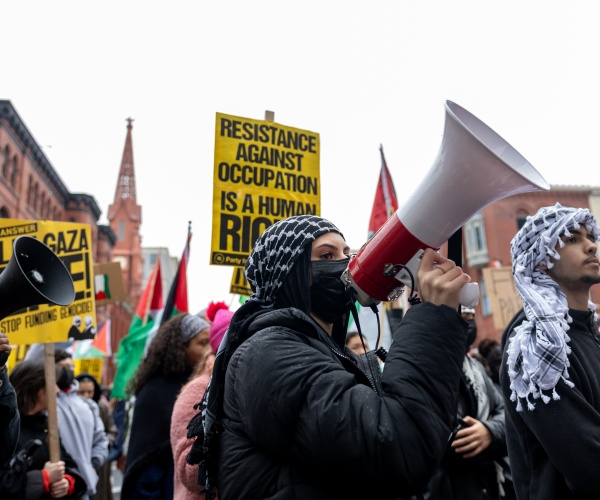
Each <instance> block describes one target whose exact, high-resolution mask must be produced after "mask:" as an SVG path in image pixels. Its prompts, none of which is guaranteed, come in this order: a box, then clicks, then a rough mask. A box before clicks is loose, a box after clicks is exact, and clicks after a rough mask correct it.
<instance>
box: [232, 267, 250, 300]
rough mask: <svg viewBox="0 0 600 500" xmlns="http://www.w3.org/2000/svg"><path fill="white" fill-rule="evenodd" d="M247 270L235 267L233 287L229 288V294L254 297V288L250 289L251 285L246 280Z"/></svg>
mask: <svg viewBox="0 0 600 500" xmlns="http://www.w3.org/2000/svg"><path fill="white" fill-rule="evenodd" d="M244 271H245V268H243V267H234V268H233V275H232V277H231V287H230V288H229V293H233V294H237V295H245V296H246V297H249V296H250V295H252V288H250V284H249V283H248V280H247V279H246V274H245V272H244Z"/></svg>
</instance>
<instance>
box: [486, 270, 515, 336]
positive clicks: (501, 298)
mask: <svg viewBox="0 0 600 500" xmlns="http://www.w3.org/2000/svg"><path fill="white" fill-rule="evenodd" d="M483 279H484V280H485V290H486V292H487V295H488V299H489V301H490V306H491V309H492V314H493V315H494V327H495V328H498V329H499V330H503V329H504V328H505V327H506V325H508V323H509V322H510V320H511V319H512V318H513V316H514V315H515V314H517V312H518V311H519V309H521V307H523V303H522V302H521V297H520V296H519V292H518V291H517V288H516V287H515V280H514V278H513V275H512V269H511V268H510V267H497V268H492V267H486V268H484V269H483Z"/></svg>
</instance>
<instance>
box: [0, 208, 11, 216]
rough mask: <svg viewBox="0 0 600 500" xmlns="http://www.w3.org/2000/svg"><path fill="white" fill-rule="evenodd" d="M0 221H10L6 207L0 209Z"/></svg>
mask: <svg viewBox="0 0 600 500" xmlns="http://www.w3.org/2000/svg"><path fill="white" fill-rule="evenodd" d="M0 219H10V215H9V214H8V209H7V208H6V207H2V208H0Z"/></svg>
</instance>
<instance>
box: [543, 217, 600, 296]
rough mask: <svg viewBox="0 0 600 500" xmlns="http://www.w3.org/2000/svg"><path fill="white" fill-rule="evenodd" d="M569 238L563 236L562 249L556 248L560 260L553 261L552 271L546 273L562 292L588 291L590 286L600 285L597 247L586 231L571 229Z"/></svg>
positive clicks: (582, 228) (583, 228) (581, 228)
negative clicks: (585, 289)
mask: <svg viewBox="0 0 600 500" xmlns="http://www.w3.org/2000/svg"><path fill="white" fill-rule="evenodd" d="M570 232H571V236H566V235H563V236H561V240H562V241H563V243H564V244H565V246H564V247H563V248H560V246H559V247H557V249H556V250H557V252H558V254H559V255H560V259H556V260H553V261H552V262H553V263H554V266H553V267H552V269H546V273H547V274H548V276H550V277H551V278H552V279H553V280H554V281H556V282H557V283H558V284H559V285H560V287H561V288H562V289H563V290H580V289H581V288H582V287H584V288H587V289H588V290H589V288H590V286H591V285H594V284H596V283H600V262H599V261H598V257H597V256H596V252H597V251H598V245H597V244H596V241H595V240H594V237H593V236H592V235H591V234H589V233H588V232H587V229H586V228H585V227H583V226H580V227H579V229H571V230H570Z"/></svg>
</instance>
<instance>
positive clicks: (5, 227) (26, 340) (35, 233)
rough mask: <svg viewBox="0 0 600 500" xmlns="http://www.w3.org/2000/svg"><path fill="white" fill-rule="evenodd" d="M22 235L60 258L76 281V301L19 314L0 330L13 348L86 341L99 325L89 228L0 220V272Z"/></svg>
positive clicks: (2, 323) (0, 322)
mask: <svg viewBox="0 0 600 500" xmlns="http://www.w3.org/2000/svg"><path fill="white" fill-rule="evenodd" d="M21 235H27V236H31V237H34V238H37V239H38V240H40V241H41V242H42V243H44V244H45V245H46V246H48V247H49V248H50V249H51V250H52V251H53V252H54V253H55V254H56V255H57V256H58V257H59V258H60V259H61V261H62V262H63V264H64V265H65V267H66V268H67V270H68V271H69V273H70V274H71V277H72V279H73V284H74V286H75V300H74V301H73V303H71V304H70V305H68V306H56V305H49V304H40V305H36V306H31V307H29V308H27V309H22V310H20V311H17V312H15V313H14V314H11V315H10V316H7V317H6V318H3V319H1V320H0V331H2V332H4V333H6V336H7V337H8V338H9V340H10V343H11V344H12V345H23V344H34V343H47V342H64V341H66V340H67V339H68V338H69V337H74V338H75V340H81V339H82V338H85V334H86V333H85V332H86V331H87V330H90V329H95V325H96V309H95V300H94V278H93V277H94V274H93V269H92V236H91V228H90V226H89V225H88V224H77V223H72V222H53V221H26V220H17V219H0V270H4V268H5V267H6V265H7V264H8V262H9V260H10V258H11V257H12V253H13V242H14V240H15V239H16V238H17V237H19V236H21ZM77 337H79V338H77Z"/></svg>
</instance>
